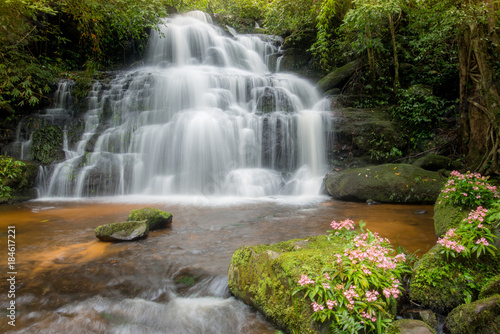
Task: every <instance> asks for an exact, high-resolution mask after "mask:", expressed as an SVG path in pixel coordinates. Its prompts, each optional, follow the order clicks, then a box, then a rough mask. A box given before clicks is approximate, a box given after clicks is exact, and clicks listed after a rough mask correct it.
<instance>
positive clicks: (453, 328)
mask: <svg viewBox="0 0 500 334" xmlns="http://www.w3.org/2000/svg"><path fill="white" fill-rule="evenodd" d="M446 328H447V329H448V331H449V333H451V334H475V333H484V334H494V333H498V330H499V329H500V295H499V294H496V295H493V296H491V297H488V298H485V299H480V300H477V301H475V302H472V303H470V304H464V305H460V306H459V307H457V308H455V309H454V310H453V311H451V312H450V314H449V315H448V317H447V318H446Z"/></svg>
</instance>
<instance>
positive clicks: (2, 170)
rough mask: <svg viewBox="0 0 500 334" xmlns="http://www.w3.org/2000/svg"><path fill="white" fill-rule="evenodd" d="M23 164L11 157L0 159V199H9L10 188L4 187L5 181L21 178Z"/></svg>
mask: <svg viewBox="0 0 500 334" xmlns="http://www.w3.org/2000/svg"><path fill="white" fill-rule="evenodd" d="M23 166H25V163H24V162H22V161H18V160H15V159H13V158H11V157H5V156H2V157H0V198H1V197H5V198H10V197H11V192H12V188H10V187H9V186H7V185H5V181H6V180H7V179H15V178H17V177H19V176H21V173H22V167H23Z"/></svg>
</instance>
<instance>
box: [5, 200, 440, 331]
mask: <svg viewBox="0 0 500 334" xmlns="http://www.w3.org/2000/svg"><path fill="white" fill-rule="evenodd" d="M142 207H155V208H159V209H162V210H166V211H169V212H171V213H172V214H173V216H174V219H173V224H172V227H171V228H168V229H165V230H158V231H152V232H151V233H150V235H149V236H148V238H147V239H144V240H141V241H138V242H124V243H106V242H101V241H98V240H97V239H96V238H95V235H94V231H93V230H94V228H95V227H97V226H98V225H101V224H105V223H111V222H117V221H124V220H126V218H127V216H128V213H129V212H130V210H132V209H136V208H142ZM424 211H425V212H424ZM432 216H433V208H432V206H412V205H366V204H362V203H350V202H338V201H332V200H330V199H329V198H326V197H316V198H312V199H298V198H292V197H282V198H279V197H276V198H267V199H252V200H245V201H244V200H241V199H240V200H237V199H234V198H233V199H231V198H227V199H223V198H204V197H199V198H192V197H191V198H154V197H115V198H94V199H80V200H38V201H31V202H26V203H22V204H15V205H4V206H1V207H0V222H1V223H0V228H1V230H0V231H1V234H0V240H1V245H2V247H3V248H4V253H7V229H8V226H14V228H15V233H16V239H15V240H16V253H15V270H16V275H14V276H15V279H16V284H15V290H16V291H15V298H8V293H7V292H8V289H9V287H8V284H5V282H6V278H9V277H10V276H9V275H7V272H8V269H6V268H7V257H4V259H5V260H4V262H5V263H4V264H3V265H2V268H4V269H3V270H2V277H4V279H2V282H3V284H2V287H3V289H2V293H1V298H0V305H1V307H2V309H3V310H4V313H5V310H6V308H7V307H8V306H9V304H8V303H9V302H10V301H11V300H15V306H16V311H15V314H16V320H15V325H16V326H15V327H12V326H10V325H8V323H7V320H8V318H7V319H6V318H4V319H2V321H1V322H0V331H1V332H7V333H179V334H180V333H183V334H184V333H193V334H194V333H250V334H257V333H274V332H275V331H276V328H274V327H273V325H272V324H270V323H268V322H267V321H266V320H265V319H264V318H263V317H262V316H261V315H260V314H258V313H256V312H254V311H252V310H251V309H250V308H249V307H248V306H246V305H244V304H243V303H242V302H240V301H238V300H236V299H234V298H233V297H231V296H230V294H229V291H228V289H227V268H228V265H229V261H230V259H231V256H232V254H233V252H234V251H235V250H236V249H237V248H238V247H240V246H243V245H254V244H263V243H275V242H279V241H283V240H289V239H292V238H302V237H306V236H312V235H318V234H324V233H325V232H326V231H327V230H328V228H329V224H330V222H331V221H332V220H341V219H344V218H351V219H354V220H355V221H359V220H363V221H365V222H366V223H367V228H368V229H370V230H371V231H376V232H379V233H380V234H381V235H382V236H384V237H387V238H389V239H390V240H391V242H393V244H394V245H400V246H403V247H405V248H406V249H407V250H408V251H410V252H416V251H419V253H418V254H422V252H425V251H427V250H428V249H429V248H430V247H432V246H433V245H434V244H435V236H434V228H433V219H432Z"/></svg>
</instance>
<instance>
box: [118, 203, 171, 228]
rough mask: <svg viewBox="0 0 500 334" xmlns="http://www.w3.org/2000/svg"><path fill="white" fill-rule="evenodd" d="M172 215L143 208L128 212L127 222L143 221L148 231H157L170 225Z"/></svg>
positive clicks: (158, 210)
mask: <svg viewBox="0 0 500 334" xmlns="http://www.w3.org/2000/svg"><path fill="white" fill-rule="evenodd" d="M172 218H173V216H172V214H171V213H169V212H165V211H162V210H160V209H155V208H143V209H136V210H132V211H130V214H129V216H128V219H127V220H128V221H141V220H145V221H146V222H147V224H148V226H149V230H158V229H161V228H165V227H167V226H169V225H170V224H172Z"/></svg>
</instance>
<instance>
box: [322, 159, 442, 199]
mask: <svg viewBox="0 0 500 334" xmlns="http://www.w3.org/2000/svg"><path fill="white" fill-rule="evenodd" d="M445 181H446V179H445V178H444V177H443V176H442V175H440V174H439V173H437V172H432V171H426V170H424V169H422V168H419V167H416V166H413V165H410V164H384V165H378V166H368V167H361V168H354V169H348V170H344V171H340V172H336V173H332V174H330V175H328V176H327V179H326V187H327V189H328V192H329V193H330V195H332V197H333V198H335V199H338V200H346V201H357V202H366V201H367V200H373V201H376V202H380V203H412V204H433V203H434V202H435V201H436V199H437V197H438V195H439V193H440V191H441V187H442V186H443V184H444V182H445Z"/></svg>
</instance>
